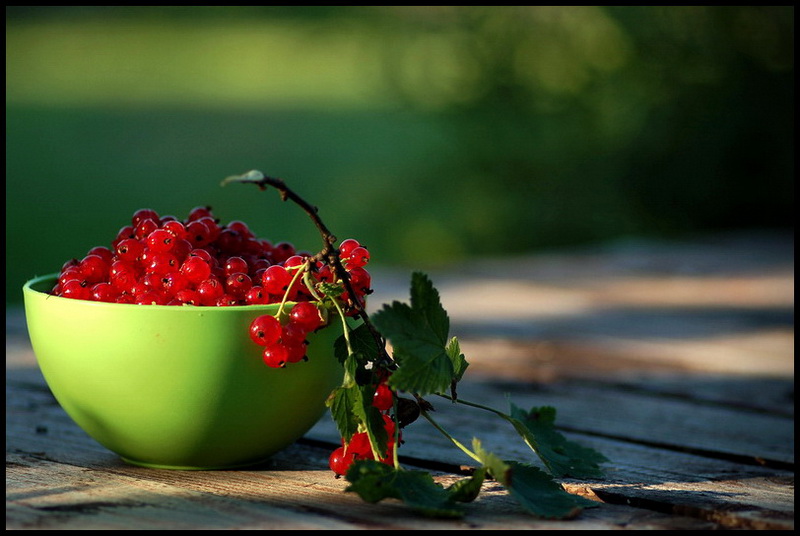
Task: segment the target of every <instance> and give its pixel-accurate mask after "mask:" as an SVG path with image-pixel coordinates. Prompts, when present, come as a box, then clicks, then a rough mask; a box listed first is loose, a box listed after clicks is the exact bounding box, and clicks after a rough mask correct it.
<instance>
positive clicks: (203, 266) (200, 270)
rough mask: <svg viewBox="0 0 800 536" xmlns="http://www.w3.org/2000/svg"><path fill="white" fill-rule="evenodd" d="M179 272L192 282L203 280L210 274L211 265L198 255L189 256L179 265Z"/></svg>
mask: <svg viewBox="0 0 800 536" xmlns="http://www.w3.org/2000/svg"><path fill="white" fill-rule="evenodd" d="M180 271H181V273H182V274H183V275H184V276H186V279H188V280H189V281H191V282H192V283H195V284H196V283H200V282H201V281H205V280H206V279H208V277H209V276H210V275H211V266H210V265H209V264H208V262H206V261H205V260H203V259H202V258H201V257H198V256H189V257H187V258H186V260H185V261H183V264H182V265H181V270H180Z"/></svg>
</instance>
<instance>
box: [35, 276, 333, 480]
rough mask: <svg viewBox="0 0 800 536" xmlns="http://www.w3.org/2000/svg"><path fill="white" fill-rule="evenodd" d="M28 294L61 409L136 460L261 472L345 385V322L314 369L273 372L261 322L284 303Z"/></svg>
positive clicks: (321, 347)
mask: <svg viewBox="0 0 800 536" xmlns="http://www.w3.org/2000/svg"><path fill="white" fill-rule="evenodd" d="M55 281H56V275H49V276H44V277H39V278H36V279H33V280H31V281H28V282H27V283H26V284H25V285H24V287H23V294H24V301H25V316H26V319H27V324H28V332H29V334H30V339H31V343H32V345H33V351H34V353H35V354H36V359H37V361H38V363H39V367H40V368H41V371H42V374H43V375H44V378H45V380H46V381H47V384H48V386H49V387H50V390H51V391H52V393H53V395H54V396H55V398H56V400H58V402H59V404H61V407H62V408H64V410H65V411H66V412H67V414H68V415H69V416H70V417H71V418H72V419H73V420H74V421H75V422H76V423H77V424H78V426H80V427H81V428H82V429H83V430H84V431H85V432H86V433H87V434H89V435H90V436H91V437H92V438H94V439H95V440H96V441H97V442H98V443H100V444H101V445H103V446H105V447H106V448H108V449H109V450H111V451H113V452H115V453H116V454H118V455H119V456H120V457H121V458H122V459H123V460H125V461H126V462H129V463H132V464H135V465H142V466H147V467H156V468H165V469H223V468H232V467H241V466H247V465H253V464H256V463H260V462H262V461H264V460H266V459H267V458H269V457H270V456H271V455H273V454H274V453H276V452H278V451H279V450H282V449H284V448H285V447H287V446H289V445H291V444H292V443H294V442H295V441H296V440H297V439H299V438H300V437H302V436H303V435H304V434H305V433H306V432H307V431H308V430H309V429H310V428H311V427H312V426H314V424H315V423H316V422H317V421H318V420H319V419H320V417H321V416H322V415H323V413H324V412H325V399H326V398H327V397H328V395H329V394H330V392H331V390H332V389H333V388H334V387H336V386H337V385H339V384H340V383H341V381H342V374H343V372H342V368H341V365H340V364H339V362H338V361H337V360H336V358H335V357H334V355H333V342H334V340H335V339H336V337H337V336H338V335H340V334H341V330H340V329H338V326H339V325H340V324H339V323H338V322H336V321H334V322H332V323H331V325H330V326H329V327H327V328H324V329H322V330H319V331H318V332H316V333H314V334H311V335H310V336H309V338H308V340H309V347H308V357H309V360H308V361H307V362H300V363H293V364H289V365H287V366H286V368H281V369H274V368H270V367H267V366H266V365H265V364H264V363H263V361H262V360H261V351H260V348H259V347H258V346H257V345H256V344H254V343H253V342H252V341H251V340H250V337H249V335H248V327H249V325H250V322H251V321H252V320H253V319H254V318H256V317H257V316H259V315H262V314H265V313H270V314H274V313H275V312H276V311H277V305H250V306H231V307H193V306H184V307H181V306H165V305H130V304H115V303H101V302H93V301H85V300H76V299H71V298H61V297H56V296H51V295H49V294H47V292H48V291H49V290H50V289H52V287H53V285H54V284H55Z"/></svg>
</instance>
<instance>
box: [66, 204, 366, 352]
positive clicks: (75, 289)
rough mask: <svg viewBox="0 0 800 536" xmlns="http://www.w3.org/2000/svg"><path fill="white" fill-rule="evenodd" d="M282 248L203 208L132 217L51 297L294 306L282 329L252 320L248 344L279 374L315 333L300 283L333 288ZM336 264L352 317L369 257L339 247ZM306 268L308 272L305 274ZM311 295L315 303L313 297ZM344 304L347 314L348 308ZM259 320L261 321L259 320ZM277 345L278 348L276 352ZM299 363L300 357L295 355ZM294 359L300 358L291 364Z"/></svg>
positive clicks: (315, 268) (324, 271)
mask: <svg viewBox="0 0 800 536" xmlns="http://www.w3.org/2000/svg"><path fill="white" fill-rule="evenodd" d="M310 257H311V254H310V253H307V252H299V251H297V250H296V249H295V247H294V246H293V245H292V244H291V243H289V242H279V243H276V244H273V243H272V242H270V241H269V240H266V239H263V238H258V237H257V236H256V235H255V234H254V233H253V232H252V231H251V230H250V228H249V227H248V225H247V224H245V223H244V222H242V221H238V220H234V221H231V222H229V223H228V224H227V225H221V224H220V220H219V219H217V218H216V217H215V216H214V214H213V213H212V210H211V208H210V207H195V208H194V209H192V210H191V211H190V212H189V215H188V217H187V218H186V219H183V220H179V219H178V218H176V217H174V216H159V214H158V213H157V212H156V211H154V210H151V209H140V210H137V211H136V212H135V213H134V214H133V216H132V218H131V223H130V225H125V226H124V227H122V228H121V229H120V230H119V231H118V233H117V235H116V237H115V238H114V240H113V241H112V242H111V246H110V247H105V246H97V247H94V248H92V249H90V250H89V251H88V253H87V254H86V255H85V256H84V257H83V258H82V259H71V260H69V261H67V262H66V263H65V264H64V265H63V266H62V268H61V271H60V273H59V276H58V281H57V283H56V285H55V286H54V288H53V289H52V291H51V294H54V295H57V296H62V297H65V298H74V299H80V300H92V301H100V302H111V303H126V304H140V305H195V306H231V305H257V304H271V303H281V302H283V301H288V302H297V304H296V305H294V306H293V308H292V309H291V312H290V314H289V321H288V323H287V324H286V325H285V326H281V325H280V322H278V320H277V319H276V318H274V317H273V320H275V321H276V322H278V326H279V327H280V333H278V335H277V337H276V336H275V333H276V331H275V329H274V325H273V327H272V328H270V327H267V323H268V322H269V321H267V320H263V319H262V320H259V325H261V324H264V326H261V327H259V328H258V330H256V331H258V332H259V333H260V334H258V335H257V336H254V335H253V329H251V337H253V338H254V340H255V341H256V342H257V343H258V344H260V345H262V346H264V347H265V350H264V352H265V353H264V360H265V362H266V363H267V364H268V365H270V366H282V365H284V364H285V363H287V362H294V361H297V360H300V359H302V358H303V357H304V356H305V346H304V340H305V336H306V334H307V333H309V332H310V331H313V330H315V329H318V328H319V327H320V326H321V325H322V317H321V316H320V311H319V309H318V308H317V307H316V306H315V305H314V304H313V303H311V301H313V300H314V299H315V298H314V296H313V293H312V291H311V290H309V288H308V286H306V282H305V281H304V280H303V278H302V277H295V275H297V271H298V270H300V269H304V270H305V269H307V270H308V271H309V274H310V275H311V278H312V279H311V282H312V284H316V283H336V281H335V279H336V278H335V276H334V274H333V271H332V269H331V267H330V266H329V265H328V264H325V263H323V262H322V261H315V262H311V261H310V260H309V259H310ZM340 259H341V261H342V265H343V266H344V268H345V269H346V270H347V272H348V275H349V279H350V285H351V289H352V291H353V293H355V296H349V295H348V294H347V293H346V292H345V293H344V294H343V295H342V296H340V299H341V300H342V302H343V303H344V305H345V308H346V311H347V312H348V313H352V312H354V311H355V309H354V308H353V307H352V305H353V302H354V301H355V300H357V301H358V303H360V304H361V305H362V306H363V303H364V299H365V296H366V294H368V293H369V292H370V286H371V277H370V274H369V273H368V272H367V270H366V269H365V265H366V264H367V263H368V262H369V252H368V251H367V249H366V248H365V247H363V246H362V245H361V244H360V243H359V242H358V241H356V240H354V239H347V240H344V241H343V242H342V243H341V244H340ZM306 265H307V266H306ZM317 294H318V295H321V293H320V292H319V291H317ZM348 304H349V306H348ZM260 318H261V317H260ZM276 342H280V343H281V344H280V345H279V346H280V349H278V345H276V344H275V343H276ZM301 350H302V351H303V355H299V354H300V351H301ZM298 356H299V357H298Z"/></svg>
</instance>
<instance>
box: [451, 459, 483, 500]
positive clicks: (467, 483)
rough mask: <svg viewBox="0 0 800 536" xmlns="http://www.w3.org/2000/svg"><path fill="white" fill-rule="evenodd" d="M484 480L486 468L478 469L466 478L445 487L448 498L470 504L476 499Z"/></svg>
mask: <svg viewBox="0 0 800 536" xmlns="http://www.w3.org/2000/svg"><path fill="white" fill-rule="evenodd" d="M485 478H486V468H485V467H478V468H477V469H476V470H475V472H474V473H473V474H472V475H471V476H470V477H468V478H462V479H461V480H458V481H456V482H454V483H453V484H451V485H450V486H448V487H447V491H448V493H450V498H451V499H452V500H454V501H458V502H472V501H474V500H475V499H477V498H478V495H479V494H480V492H481V486H482V485H483V481H484V480H485Z"/></svg>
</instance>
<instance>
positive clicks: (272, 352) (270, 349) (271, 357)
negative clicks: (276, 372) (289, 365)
mask: <svg viewBox="0 0 800 536" xmlns="http://www.w3.org/2000/svg"><path fill="white" fill-rule="evenodd" d="M263 358H264V363H265V364H266V365H267V366H268V367H272V368H283V367H285V366H286V362H287V361H288V360H289V352H288V350H287V349H286V347H285V346H284V345H282V344H280V343H275V344H271V345H270V346H266V347H265V348H264V352H263Z"/></svg>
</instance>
